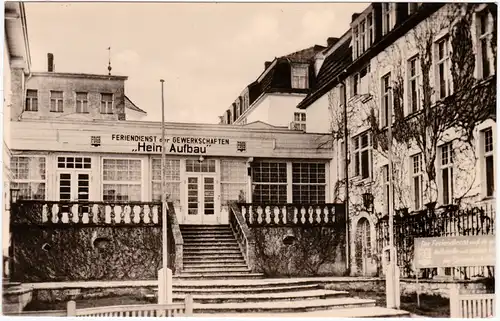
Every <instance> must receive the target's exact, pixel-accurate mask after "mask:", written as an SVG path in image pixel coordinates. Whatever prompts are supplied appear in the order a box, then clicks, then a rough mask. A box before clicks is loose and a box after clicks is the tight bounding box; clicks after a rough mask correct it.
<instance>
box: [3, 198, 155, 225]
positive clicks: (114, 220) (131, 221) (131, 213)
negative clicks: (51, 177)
mask: <svg viewBox="0 0 500 321" xmlns="http://www.w3.org/2000/svg"><path fill="white" fill-rule="evenodd" d="M161 223H162V206H161V203H159V202H113V203H111V202H82V201H76V202H68V201H41V200H20V201H18V202H17V203H15V204H13V206H12V209H11V225H30V224H33V225H49V224H57V225H88V226H100V225H161Z"/></svg>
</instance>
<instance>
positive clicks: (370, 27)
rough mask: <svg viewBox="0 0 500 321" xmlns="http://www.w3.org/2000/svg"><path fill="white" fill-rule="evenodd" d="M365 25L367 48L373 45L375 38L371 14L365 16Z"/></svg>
mask: <svg viewBox="0 0 500 321" xmlns="http://www.w3.org/2000/svg"><path fill="white" fill-rule="evenodd" d="M366 24H367V26H368V33H367V37H368V45H367V47H369V46H370V45H371V44H373V40H374V38H375V36H374V32H373V15H372V14H371V13H369V14H368V15H367V16H366Z"/></svg>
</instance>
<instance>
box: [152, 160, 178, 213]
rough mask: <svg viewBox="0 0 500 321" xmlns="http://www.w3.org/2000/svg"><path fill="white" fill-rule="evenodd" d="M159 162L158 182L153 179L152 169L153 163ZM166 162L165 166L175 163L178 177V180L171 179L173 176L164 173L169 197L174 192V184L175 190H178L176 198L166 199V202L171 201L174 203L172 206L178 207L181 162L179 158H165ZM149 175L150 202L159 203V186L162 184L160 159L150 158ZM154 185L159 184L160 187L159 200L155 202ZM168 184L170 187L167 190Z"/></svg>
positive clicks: (153, 169)
mask: <svg viewBox="0 0 500 321" xmlns="http://www.w3.org/2000/svg"><path fill="white" fill-rule="evenodd" d="M158 161H159V162H160V173H159V178H160V179H159V180H158V179H155V175H154V171H155V168H154V165H155V164H154V163H155V162H158ZM165 161H166V166H169V162H170V163H171V162H175V163H176V165H175V166H177V167H178V176H179V178H178V179H172V178H171V176H173V175H170V176H169V175H168V173H167V172H166V171H165V174H166V175H165V176H166V178H165V187H166V191H167V192H170V195H173V194H174V193H173V192H172V191H173V190H174V187H173V186H174V184H178V186H177V188H178V192H179V194H178V195H176V196H177V197H178V198H170V199H167V201H172V202H173V203H174V205H177V206H179V205H180V204H181V193H182V192H181V182H182V180H181V166H182V165H181V161H180V159H179V158H174V157H167V158H166V159H165ZM149 175H150V178H151V201H153V202H155V201H156V202H161V184H162V180H161V157H154V156H153V157H151V161H150V162H149ZM155 184H159V186H160V189H159V190H160V192H159V193H158V194H160V199H159V200H156V199H155V197H154V195H155V193H154V191H155V190H156V189H155ZM169 184H171V185H170V188H169Z"/></svg>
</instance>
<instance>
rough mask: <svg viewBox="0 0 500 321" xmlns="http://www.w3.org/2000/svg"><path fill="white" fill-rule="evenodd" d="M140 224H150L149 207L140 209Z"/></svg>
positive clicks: (145, 206)
mask: <svg viewBox="0 0 500 321" xmlns="http://www.w3.org/2000/svg"><path fill="white" fill-rule="evenodd" d="M142 209H143V211H142V222H143V223H144V224H149V223H150V222H151V206H149V205H144V207H143V208H142Z"/></svg>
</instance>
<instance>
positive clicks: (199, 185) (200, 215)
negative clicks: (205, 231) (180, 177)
mask: <svg viewBox="0 0 500 321" xmlns="http://www.w3.org/2000/svg"><path fill="white" fill-rule="evenodd" d="M186 199H187V213H186V216H185V220H186V223H188V224H215V223H217V215H216V213H215V209H216V207H215V175H213V174H189V175H187V197H186Z"/></svg>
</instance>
